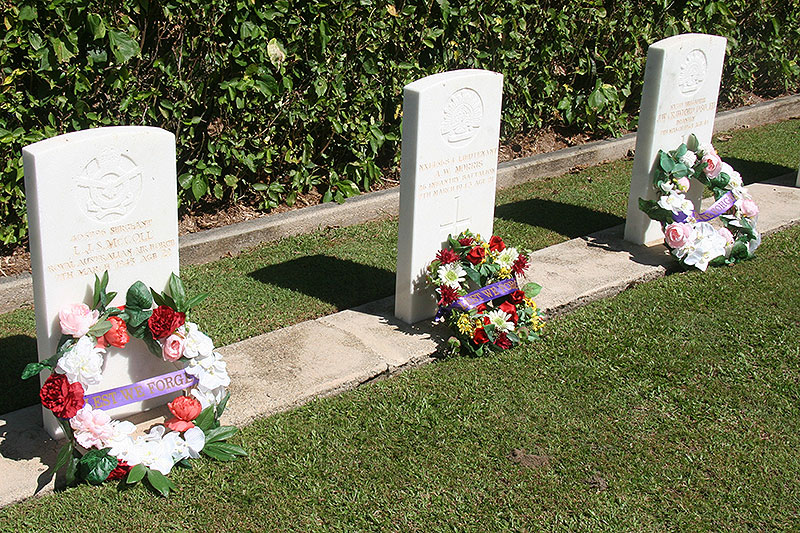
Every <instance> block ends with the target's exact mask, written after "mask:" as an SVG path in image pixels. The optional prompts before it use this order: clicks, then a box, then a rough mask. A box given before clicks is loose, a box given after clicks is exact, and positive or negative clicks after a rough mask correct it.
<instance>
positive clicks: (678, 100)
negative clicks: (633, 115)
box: [625, 33, 726, 244]
mask: <svg viewBox="0 0 800 533" xmlns="http://www.w3.org/2000/svg"><path fill="white" fill-rule="evenodd" d="M725 43H726V39H725V38H724V37H719V36H716V35H705V34H699V33H689V34H685V35H676V36H674V37H669V38H667V39H663V40H661V41H658V42H657V43H655V44H652V45H650V48H648V50H647V65H646V67H645V72H644V87H643V89H642V104H641V108H640V111H639V128H638V131H637V134H636V155H635V157H634V160H633V176H632V178H631V190H630V196H629V197H628V214H627V218H626V220H625V240H628V241H630V242H633V243H636V244H647V243H651V242H654V241H660V240H661V239H663V238H664V234H663V233H662V231H661V225H660V224H659V223H658V222H655V221H653V220H651V219H650V218H649V217H648V216H647V215H646V214H644V213H643V212H642V211H640V210H639V198H645V199H648V200H655V199H657V194H656V191H655V189H654V188H653V173H654V171H655V168H656V166H655V163H656V156H657V155H658V151H659V150H666V151H669V150H674V149H676V148H678V146H680V144H681V143H683V142H686V141H687V139H688V138H689V135H691V134H692V133H694V134H695V135H696V136H697V138H698V139H699V140H700V142H701V143H707V142H711V135H712V133H713V132H714V117H715V115H716V112H717V97H718V95H719V83H720V78H721V77H722V65H723V62H724V60H725ZM702 191H703V185H702V184H700V183H699V182H697V181H695V180H692V185H691V187H690V189H689V193H688V194H687V198H689V199H690V200H692V202H694V204H695V209H698V210H699V209H700V199H701V194H702Z"/></svg>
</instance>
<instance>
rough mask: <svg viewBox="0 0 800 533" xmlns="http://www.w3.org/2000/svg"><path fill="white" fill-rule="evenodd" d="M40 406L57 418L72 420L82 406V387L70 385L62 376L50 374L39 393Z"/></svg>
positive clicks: (75, 384) (78, 384) (65, 377)
mask: <svg viewBox="0 0 800 533" xmlns="http://www.w3.org/2000/svg"><path fill="white" fill-rule="evenodd" d="M39 397H40V398H41V399H42V405H44V406H45V407H47V408H48V409H50V410H51V411H53V414H54V415H56V416H57V417H59V418H72V417H73V416H75V413H77V412H78V411H79V410H80V408H81V407H83V404H84V403H86V402H85V401H84V400H83V385H81V384H80V383H77V382H76V383H70V382H69V380H68V379H67V376H65V375H64V374H51V375H50V377H49V378H47V381H45V382H44V385H42V390H40V391H39Z"/></svg>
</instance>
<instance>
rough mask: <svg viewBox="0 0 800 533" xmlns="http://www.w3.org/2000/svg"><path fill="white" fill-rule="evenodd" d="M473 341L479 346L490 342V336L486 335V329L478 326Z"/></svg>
mask: <svg viewBox="0 0 800 533" xmlns="http://www.w3.org/2000/svg"><path fill="white" fill-rule="evenodd" d="M472 342H474V343H475V344H477V345H479V346H480V345H481V344H486V343H487V342H489V337H487V336H486V331H485V330H484V329H483V328H477V329H476V330H475V332H474V333H473V334H472Z"/></svg>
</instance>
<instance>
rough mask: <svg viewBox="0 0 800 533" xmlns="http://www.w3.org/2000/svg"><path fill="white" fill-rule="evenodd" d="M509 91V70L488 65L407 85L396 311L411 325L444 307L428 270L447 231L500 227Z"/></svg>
mask: <svg viewBox="0 0 800 533" xmlns="http://www.w3.org/2000/svg"><path fill="white" fill-rule="evenodd" d="M502 96H503V76H502V75H501V74H497V73H495V72H489V71H485V70H456V71H451V72H443V73H441V74H434V75H432V76H428V77H426V78H422V79H420V80H417V81H415V82H413V83H410V84H408V85H406V86H405V88H404V91H403V140H402V156H401V170H400V222H399V230H398V243H397V278H396V287H395V289H396V295H395V315H396V316H397V317H398V318H399V319H401V320H403V321H404V322H406V323H409V324H411V323H414V322H418V321H420V320H423V319H425V318H430V317H432V316H433V315H434V313H435V312H436V304H435V301H434V300H433V298H432V293H431V292H429V291H428V290H427V289H426V288H425V277H424V272H425V267H426V266H427V264H428V263H429V262H430V261H432V260H433V258H434V257H435V255H436V251H437V250H438V249H439V248H440V247H441V246H442V244H443V243H444V242H446V241H447V236H448V235H453V236H455V235H457V234H458V233H460V232H461V231H464V230H465V229H470V230H471V231H473V232H475V233H480V234H481V235H484V236H486V237H487V238H488V236H489V235H491V233H492V226H493V219H494V196H495V183H496V181H497V149H498V146H499V139H500V110H501V106H502Z"/></svg>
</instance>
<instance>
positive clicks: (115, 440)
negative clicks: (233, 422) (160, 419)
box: [22, 127, 246, 495]
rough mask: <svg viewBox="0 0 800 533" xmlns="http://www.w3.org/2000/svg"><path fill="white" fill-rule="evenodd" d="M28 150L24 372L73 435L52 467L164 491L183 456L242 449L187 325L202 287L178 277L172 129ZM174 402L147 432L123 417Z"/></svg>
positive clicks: (51, 424)
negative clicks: (32, 321)
mask: <svg viewBox="0 0 800 533" xmlns="http://www.w3.org/2000/svg"><path fill="white" fill-rule="evenodd" d="M23 156H24V164H25V187H26V194H27V202H28V217H29V222H30V248H31V266H32V270H33V279H34V300H35V305H36V333H37V346H38V351H39V361H38V362H32V363H29V364H28V365H27V366H26V367H25V370H24V371H23V374H22V378H23V379H29V378H32V377H34V376H36V375H40V376H41V380H42V388H41V390H40V393H39V396H40V397H41V400H42V406H43V408H44V409H43V411H44V423H45V427H46V429H47V431H48V432H49V433H50V434H51V435H53V436H54V437H58V436H61V435H64V436H66V437H67V439H66V443H65V444H64V446H63V447H62V449H61V452H60V453H59V455H58V460H57V463H56V465H55V470H59V469H60V468H61V467H62V466H64V467H66V481H67V483H68V484H72V483H74V482H76V481H79V480H83V481H86V482H88V483H92V484H99V483H102V482H104V481H106V480H122V481H121V482H122V483H124V484H127V485H130V484H135V483H138V482H140V481H143V480H145V481H146V483H147V484H148V485H149V486H150V487H151V488H152V489H153V490H155V491H157V492H158V493H160V494H163V495H168V494H169V492H170V490H171V489H173V488H174V485H173V484H172V482H170V481H169V480H168V479H167V478H166V474H168V473H169V472H170V471H171V470H172V468H173V467H174V466H175V465H176V464H184V465H185V464H186V461H188V460H189V459H191V458H197V457H199V456H200V453H201V452H202V453H204V454H205V455H207V456H209V457H212V458H215V459H221V460H233V459H235V458H236V457H237V456H239V455H246V453H245V451H244V450H243V449H242V448H240V447H239V446H236V445H234V444H231V443H228V442H226V441H227V439H228V438H229V437H231V436H232V435H233V434H234V433H235V432H236V428H235V427H226V426H221V424H220V417H221V416H222V413H223V411H224V409H225V405H226V404H227V400H228V394H227V386H228V385H229V384H230V378H229V376H228V373H227V368H226V363H225V362H224V361H223V360H222V355H220V354H219V353H218V352H216V351H215V350H214V344H213V342H212V341H211V339H210V338H209V337H208V336H207V335H205V334H204V333H203V332H202V331H200V329H199V327H198V326H197V324H194V323H193V322H190V321H189V320H188V319H187V317H188V313H189V311H190V310H191V309H192V307H194V306H195V305H197V304H199V303H200V302H201V301H202V300H203V299H204V298H205V296H206V295H195V296H193V297H189V296H188V295H187V294H186V290H185V288H184V286H183V283H182V282H181V280H180V278H179V277H178V276H177V272H178V221H177V194H176V192H177V191H176V179H175V138H174V136H173V135H172V134H171V133H169V132H166V131H164V130H161V129H158V128H147V127H112V128H100V129H95V130H87V131H81V132H76V133H70V134H66V135H61V136H59V137H55V138H52V139H48V140H45V141H42V142H39V143H36V144H34V145H31V146H28V147H27V148H25V149H24V150H23ZM112 280H113V281H112ZM176 396H177V397H176ZM169 400H172V401H170V402H169V403H168V406H169V410H170V411H171V412H172V414H173V415H174V416H173V417H172V418H170V419H168V420H167V421H166V422H165V423H164V424H163V425H161V424H155V425H153V426H151V427H150V430H149V432H148V433H147V434H144V435H142V434H137V430H136V427H135V426H134V425H133V424H132V423H131V422H130V421H127V420H124V419H122V417H124V416H126V415H129V414H132V413H137V412H141V411H142V410H144V409H147V408H150V407H154V406H155V405H161V404H163V403H166V402H168V401H169Z"/></svg>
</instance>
